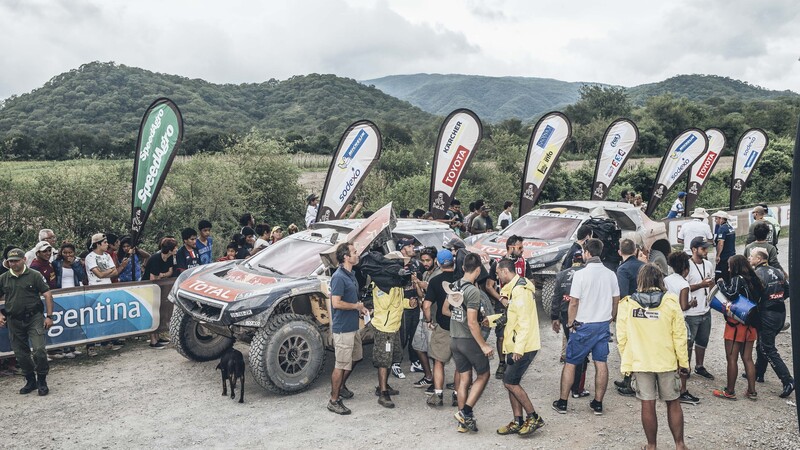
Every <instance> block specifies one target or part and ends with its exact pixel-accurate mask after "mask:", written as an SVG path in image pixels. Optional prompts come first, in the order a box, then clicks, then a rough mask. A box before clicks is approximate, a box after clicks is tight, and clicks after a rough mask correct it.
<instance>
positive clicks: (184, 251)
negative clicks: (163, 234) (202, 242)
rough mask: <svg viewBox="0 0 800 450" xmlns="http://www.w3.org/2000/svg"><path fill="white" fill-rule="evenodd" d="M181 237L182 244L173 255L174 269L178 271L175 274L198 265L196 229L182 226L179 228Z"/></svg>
mask: <svg viewBox="0 0 800 450" xmlns="http://www.w3.org/2000/svg"><path fill="white" fill-rule="evenodd" d="M181 239H183V245H182V246H181V248H180V249H178V253H177V254H176V255H175V260H176V261H175V269H176V270H177V271H178V272H177V274H176V276H177V275H180V274H182V273H183V272H185V271H187V270H189V269H191V268H193V267H197V266H199V265H200V257H199V256H198V254H197V247H196V246H197V231H194V229H192V228H184V229H183V230H181Z"/></svg>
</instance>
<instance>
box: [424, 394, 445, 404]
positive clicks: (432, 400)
mask: <svg viewBox="0 0 800 450" xmlns="http://www.w3.org/2000/svg"><path fill="white" fill-rule="evenodd" d="M425 403H427V404H428V406H442V405H444V401H443V399H442V394H439V395H436V394H433V395H431V396H430V397H428V400H427V401H426V402H425Z"/></svg>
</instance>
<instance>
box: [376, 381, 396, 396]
mask: <svg viewBox="0 0 800 450" xmlns="http://www.w3.org/2000/svg"><path fill="white" fill-rule="evenodd" d="M386 392H388V393H389V395H400V391H398V390H397V389H393V388H392V387H391V386H389V384H386ZM380 396H381V387H380V386H375V397H380Z"/></svg>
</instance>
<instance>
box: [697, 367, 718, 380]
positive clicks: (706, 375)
mask: <svg viewBox="0 0 800 450" xmlns="http://www.w3.org/2000/svg"><path fill="white" fill-rule="evenodd" d="M694 373H696V374H698V375H700V376H701V377H703V378H708V379H709V380H713V379H714V375H711V374H710V373H708V371H707V370H706V368H705V367H703V366H696V367H695V368H694Z"/></svg>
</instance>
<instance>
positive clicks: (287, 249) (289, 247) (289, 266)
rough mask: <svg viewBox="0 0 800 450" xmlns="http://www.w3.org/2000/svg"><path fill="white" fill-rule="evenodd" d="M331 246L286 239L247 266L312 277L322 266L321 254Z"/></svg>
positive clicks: (272, 246) (259, 253)
mask: <svg viewBox="0 0 800 450" xmlns="http://www.w3.org/2000/svg"><path fill="white" fill-rule="evenodd" d="M330 246H331V244H330V242H321V241H315V240H306V239H297V238H291V237H289V238H284V239H281V240H280V241H278V242H277V243H275V244H274V245H271V246H269V247H267V248H265V249H264V250H261V251H260V252H258V253H257V254H256V255H255V256H253V257H252V258H250V259H248V260H247V262H246V264H247V265H248V266H249V267H250V268H252V269H253V270H257V271H266V272H269V273H273V274H277V275H287V276H290V277H304V276H307V275H311V274H312V273H313V272H314V271H315V270H316V269H317V268H318V267H319V266H320V265H321V264H322V259H320V257H319V254H320V253H321V252H323V251H325V250H327V249H329V248H330Z"/></svg>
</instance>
